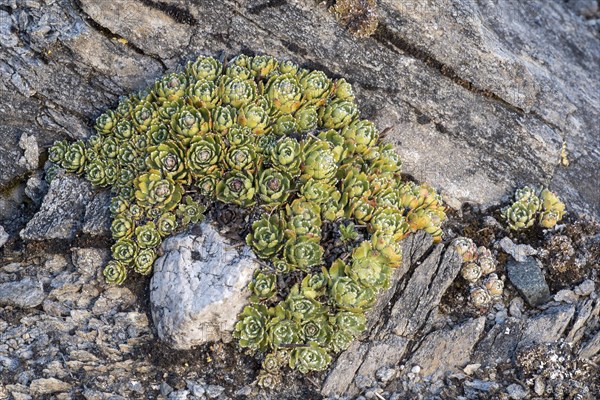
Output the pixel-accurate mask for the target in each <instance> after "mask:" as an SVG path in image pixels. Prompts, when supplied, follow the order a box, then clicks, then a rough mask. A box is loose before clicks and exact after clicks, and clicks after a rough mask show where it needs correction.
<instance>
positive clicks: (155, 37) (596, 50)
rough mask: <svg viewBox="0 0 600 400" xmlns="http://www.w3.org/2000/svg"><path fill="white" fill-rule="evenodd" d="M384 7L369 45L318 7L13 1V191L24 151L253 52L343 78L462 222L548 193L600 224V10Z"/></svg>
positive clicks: (302, 2) (8, 175)
mask: <svg viewBox="0 0 600 400" xmlns="http://www.w3.org/2000/svg"><path fill="white" fill-rule="evenodd" d="M379 3H380V4H379V7H378V9H379V14H380V21H379V27H378V29H377V31H376V32H375V33H374V34H373V35H372V36H371V37H369V38H366V39H361V40H358V39H356V38H354V37H352V36H351V35H350V34H349V33H348V32H346V31H345V30H344V28H343V27H342V26H340V25H339V24H338V23H337V22H336V20H335V18H334V16H333V15H332V14H330V13H329V12H328V11H327V8H326V6H325V2H322V3H321V2H315V1H313V0H288V1H285V0H284V1H258V2H257V1H249V0H226V1H221V0H219V1H217V0H209V1H203V2H155V1H141V0H118V1H111V2H109V3H106V4H105V3H102V4H101V3H98V2H96V1H92V0H56V1H41V0H31V1H20V0H19V1H17V0H5V1H3V2H2V3H0V4H1V5H2V8H1V9H0V13H1V16H0V23H1V25H0V35H1V36H0V37H2V40H1V41H0V43H1V44H0V56H1V57H0V59H1V60H2V62H0V76H2V78H3V79H2V80H1V81H0V91H1V92H2V94H3V107H2V108H1V109H0V119H2V120H3V121H4V123H3V125H2V126H1V127H0V137H2V139H3V140H2V141H0V146H1V148H2V151H1V152H0V166H2V168H0V188H7V187H12V186H14V185H15V184H18V182H19V181H20V180H21V179H22V177H23V176H24V175H25V174H27V173H28V171H30V170H31V168H32V165H34V164H36V161H37V160H33V159H31V155H32V154H34V152H33V148H31V146H29V144H28V145H27V146H26V149H25V150H24V149H23V146H24V142H23V139H22V138H27V143H36V146H37V147H39V148H40V149H41V150H43V149H45V148H47V147H48V146H49V145H50V144H51V143H52V142H53V141H54V140H55V139H58V138H65V137H69V138H81V137H87V136H89V135H90V133H91V129H90V126H91V125H92V123H93V121H94V119H95V118H96V117H98V116H99V115H100V114H101V113H102V112H103V111H105V110H106V109H107V108H110V107H113V106H115V105H116V103H117V100H118V97H119V96H120V95H124V94H128V93H130V92H132V91H135V90H139V89H142V88H143V87H144V86H146V85H147V84H148V83H151V82H152V81H153V80H154V79H156V78H158V77H159V76H161V75H162V74H163V73H165V72H167V71H172V70H174V69H176V68H177V67H178V66H180V65H182V64H183V63H184V62H185V61H187V60H189V59H192V58H195V57H196V56H197V55H199V54H208V55H213V56H219V55H221V54H223V55H225V56H232V55H235V54H237V53H239V52H240V51H245V52H255V53H267V54H271V55H273V56H275V57H278V58H281V59H290V60H293V61H295V62H297V63H299V64H301V65H303V66H307V67H311V68H318V69H322V70H324V71H326V72H327V73H328V74H330V75H332V76H344V77H346V78H347V79H348V80H349V81H350V82H351V83H352V84H354V86H355V89H356V94H357V99H358V102H359V105H360V107H361V110H362V112H363V116H364V117H366V118H369V119H372V120H374V121H375V122H376V123H377V124H378V126H379V127H380V128H381V129H385V128H390V130H389V131H388V134H387V136H388V139H389V140H390V141H391V142H392V143H394V144H395V145H396V147H397V148H398V150H399V152H400V154H401V156H402V157H403V161H404V172H406V173H408V174H410V175H412V176H414V177H416V178H417V179H419V180H422V181H427V182H429V183H431V184H433V185H434V186H436V187H438V188H440V189H442V191H443V193H444V195H445V197H446V199H447V200H448V201H449V204H450V205H452V206H453V207H459V206H460V205H461V204H462V203H463V202H474V203H480V204H483V205H484V206H490V205H493V204H497V203H498V202H499V201H500V199H501V197H502V196H505V195H507V194H509V193H510V192H511V191H512V190H514V188H515V187H516V186H519V185H524V184H534V185H539V184H544V185H549V186H550V188H551V189H552V190H554V191H557V192H558V193H559V195H561V197H562V198H563V199H564V200H566V203H567V204H569V205H570V206H571V208H572V209H573V210H575V211H578V212H586V213H590V214H592V215H595V216H597V217H598V216H600V204H599V203H598V201H597V194H598V193H597V187H598V177H597V174H596V173H595V171H597V170H598V169H600V150H599V148H598V142H597V138H598V135H599V134H600V131H599V129H600V128H599V126H598V124H597V121H598V116H599V115H600V95H599V94H598V93H600V82H599V81H598V79H597V77H598V75H600V39H599V37H600V35H599V34H598V26H599V24H598V23H597V21H600V14H599V12H598V7H597V4H596V3H597V2H596V1H595V0H592V1H591V2H585V4H583V3H582V2H572V1H567V2H565V1H563V0H552V1H550V2H544V1H541V0H536V1H532V2H528V3H527V4H523V3H522V2H519V1H516V0H511V1H506V2H500V3H497V2H479V1H475V0H457V1H453V2H451V3H449V4H448V3H446V2H443V1H432V2H428V3H427V4H423V3H422V2H419V1H402V2H397V1H395V0H385V1H381V2H379ZM575 3H576V4H575ZM331 38H336V39H335V40H331ZM563 144H564V145H565V152H563V151H562V149H563ZM28 149H30V150H28ZM457 155H459V156H457ZM567 164H568V167H567V166H566V165H567ZM0 196H4V194H2V195H0Z"/></svg>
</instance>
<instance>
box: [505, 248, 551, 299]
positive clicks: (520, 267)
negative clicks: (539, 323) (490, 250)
mask: <svg viewBox="0 0 600 400" xmlns="http://www.w3.org/2000/svg"><path fill="white" fill-rule="evenodd" d="M506 271H507V274H508V279H509V280H510V282H511V283H512V284H513V285H514V286H515V287H516V288H517V290H518V291H519V293H521V294H522V295H523V297H524V298H525V300H527V303H529V305H531V306H539V305H541V304H543V303H545V302H546V301H547V300H548V297H549V296H550V289H549V288H548V284H547V283H546V278H545V277H544V273H543V272H542V269H541V268H540V262H539V261H538V260H537V259H535V258H533V257H526V258H525V261H523V262H519V261H516V260H514V259H509V260H508V261H507V263H506Z"/></svg>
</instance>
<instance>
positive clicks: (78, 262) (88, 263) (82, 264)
mask: <svg viewBox="0 0 600 400" xmlns="http://www.w3.org/2000/svg"><path fill="white" fill-rule="evenodd" d="M109 256H110V253H109V251H108V250H106V249H97V248H73V249H72V258H73V264H74V265H75V267H76V268H77V269H78V271H79V272H80V273H81V274H82V275H88V276H95V275H96V274H98V273H99V272H100V271H101V270H102V267H103V266H104V264H105V263H106V261H107V260H108V259H109Z"/></svg>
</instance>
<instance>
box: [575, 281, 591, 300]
mask: <svg viewBox="0 0 600 400" xmlns="http://www.w3.org/2000/svg"><path fill="white" fill-rule="evenodd" d="M595 289H596V284H595V282H594V281H593V280H591V279H586V280H585V281H583V282H581V283H580V284H579V285H578V286H576V287H575V290H574V292H575V294H576V295H578V296H589V295H590V294H592V292H593V291H594V290H595Z"/></svg>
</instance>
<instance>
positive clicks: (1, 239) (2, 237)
mask: <svg viewBox="0 0 600 400" xmlns="http://www.w3.org/2000/svg"><path fill="white" fill-rule="evenodd" d="M8 238H9V235H8V233H6V231H5V230H4V227H3V226H2V225H0V249H1V248H2V246H4V244H5V243H6V242H7V241H8Z"/></svg>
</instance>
